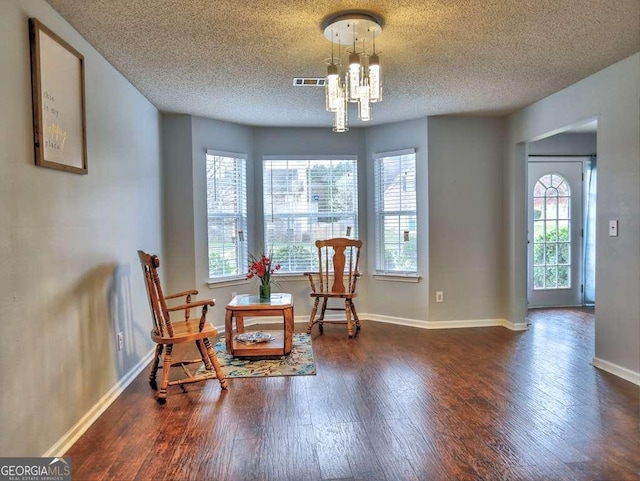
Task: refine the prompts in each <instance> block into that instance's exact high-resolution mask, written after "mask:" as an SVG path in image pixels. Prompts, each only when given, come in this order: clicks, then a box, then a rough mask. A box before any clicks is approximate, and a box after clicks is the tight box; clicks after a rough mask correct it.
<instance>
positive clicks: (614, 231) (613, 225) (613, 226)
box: [609, 220, 618, 237]
mask: <svg viewBox="0 0 640 481" xmlns="http://www.w3.org/2000/svg"><path fill="white" fill-rule="evenodd" d="M609 237H618V221H617V220H610V221H609Z"/></svg>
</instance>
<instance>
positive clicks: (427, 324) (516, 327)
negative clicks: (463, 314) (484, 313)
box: [360, 314, 528, 331]
mask: <svg viewBox="0 0 640 481" xmlns="http://www.w3.org/2000/svg"><path fill="white" fill-rule="evenodd" d="M360 318H362V319H370V320H372V321H376V322H386V323H388V324H397V325H400V326H409V327H419V328H421V329H460V328H469V327H506V328H507V329H511V330H512V331H524V330H526V329H527V327H528V326H527V323H526V322H522V323H518V324H514V323H512V322H510V321H507V320H506V319H464V320H457V321H419V320H416V319H407V318H403V317H393V316H381V315H378V314H363V315H361V316H360Z"/></svg>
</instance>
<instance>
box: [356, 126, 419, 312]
mask: <svg viewBox="0 0 640 481" xmlns="http://www.w3.org/2000/svg"><path fill="white" fill-rule="evenodd" d="M427 125H428V123H427V119H419V120H411V121H407V122H398V123H394V124H388V125H381V126H376V127H370V128H368V129H367V130H366V148H367V170H366V177H367V207H366V213H367V216H366V219H367V230H366V231H363V232H364V233H365V235H367V236H368V237H367V238H368V239H369V241H368V244H369V245H370V246H371V247H370V248H369V249H367V250H366V252H367V257H368V260H369V265H370V266H371V268H370V269H369V271H368V275H369V278H368V282H369V283H368V289H367V291H368V293H367V294H368V299H369V303H368V305H367V309H368V310H367V311H366V312H369V313H371V314H374V315H376V316H377V317H380V316H384V317H387V318H390V319H388V320H390V321H393V322H401V323H403V322H406V321H407V320H411V321H426V320H427V317H428V310H429V296H428V290H429V212H428V206H429V204H428V202H429V197H428V195H427V193H428V186H429V175H430V173H429V166H428V162H427V154H428V152H427ZM408 148H414V149H416V190H417V198H416V201H417V211H418V212H417V218H418V232H417V235H418V275H419V276H420V280H419V282H418V283H408V282H398V281H394V280H388V279H384V278H375V279H374V278H372V277H371V275H372V274H373V273H374V271H375V265H376V264H375V259H376V256H375V251H374V249H373V243H374V241H375V228H374V225H375V210H374V206H375V199H374V195H375V189H374V169H373V155H374V154H377V153H381V152H393V151H395V150H402V149H408ZM362 212H363V214H364V211H362ZM362 217H363V218H364V216H362ZM394 318H395V319H394Z"/></svg>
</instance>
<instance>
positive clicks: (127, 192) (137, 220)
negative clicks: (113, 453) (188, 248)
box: [0, 0, 162, 456]
mask: <svg viewBox="0 0 640 481" xmlns="http://www.w3.org/2000/svg"><path fill="white" fill-rule="evenodd" d="M29 17H36V18H38V19H39V20H40V21H42V22H43V23H44V24H45V25H46V26H47V27H49V28H50V29H52V30H53V31H54V32H55V33H57V34H58V35H59V36H61V37H62V38H63V39H65V40H66V41H67V42H69V43H70V44H71V45H72V46H73V47H75V48H76V49H77V50H79V51H80V52H81V53H82V54H83V55H84V57H85V69H86V71H85V76H86V78H85V81H86V107H87V108H86V114H87V125H86V127H87V150H88V165H89V174H88V175H77V174H70V173H66V172H62V171H57V170H52V169H47V168H42V167H36V166H35V165H34V160H33V159H34V150H33V132H32V115H31V112H32V110H31V109H32V103H31V80H30V60H29V40H28V39H29V35H28V22H27V19H28V18H29ZM0 63H1V64H2V65H3V67H2V68H1V69H0V96H1V97H0V105H2V109H0V136H1V140H0V145H1V146H2V148H1V149H0V205H2V208H1V209H0V226H1V228H0V312H1V313H2V315H1V317H2V322H1V323H0V325H1V329H2V331H1V332H2V339H3V347H2V349H1V350H0V366H2V369H1V370H0V376H1V379H0V384H1V385H2V389H1V390H0V406H2V409H1V410H0V426H2V435H1V436H0V455H2V456H39V455H42V454H43V453H45V452H46V451H47V450H48V449H49V448H51V447H52V446H53V445H54V443H56V442H57V441H58V440H59V439H60V438H61V437H62V436H63V435H64V434H65V433H66V432H67V430H69V429H70V428H71V427H72V426H73V425H74V424H75V423H76V422H77V421H78V420H79V419H80V418H81V417H82V416H84V415H85V414H86V413H87V412H88V411H89V410H90V409H91V408H93V407H94V405H95V404H96V403H98V401H99V400H100V399H101V397H102V396H104V395H105V394H106V393H107V392H108V391H109V390H110V389H111V388H112V387H113V386H114V385H115V384H116V383H117V381H118V380H119V379H120V378H121V377H122V376H123V375H124V374H125V373H127V372H129V371H130V370H131V369H132V368H133V367H134V366H135V365H136V364H137V363H138V361H139V360H141V359H142V358H143V357H144V356H145V355H146V354H147V353H148V352H149V351H150V349H151V347H152V346H151V341H150V339H149V334H148V332H149V329H150V320H149V319H150V314H149V307H148V303H147V300H146V293H145V290H144V284H143V280H142V274H141V270H140V266H139V262H138V259H137V254H136V250H137V249H139V248H144V249H148V250H151V251H159V250H161V249H162V221H161V194H162V192H161V168H160V119H159V114H158V112H157V110H156V109H155V108H154V107H153V106H152V105H151V104H150V103H149V102H148V101H147V100H146V99H145V98H144V97H143V96H142V95H140V93H138V92H137V91H136V90H135V89H134V88H133V87H132V86H131V85H130V84H129V82H127V81H126V80H125V79H124V78H123V77H122V76H121V75H120V74H119V73H118V72H116V70H115V69H113V68H112V67H111V66H110V65H109V64H108V63H107V62H106V61H105V60H104V59H103V58H102V57H100V56H99V55H98V54H97V53H96V52H95V51H94V50H93V48H92V47H91V46H90V45H89V44H88V43H87V42H86V41H84V40H83V39H82V38H81V37H80V35H78V34H77V33H76V32H75V31H74V30H73V29H72V28H71V27H70V26H69V25H68V24H67V23H66V22H65V21H64V20H62V19H61V18H60V17H59V16H58V15H57V14H56V13H55V12H54V11H53V10H52V9H51V8H50V7H49V5H48V4H46V3H45V2H44V1H40V0H32V1H26V0H25V1H20V0H3V1H1V2H0ZM119 331H122V332H123V333H124V336H125V346H124V350H123V351H120V352H118V351H117V349H116V343H115V338H116V332H119Z"/></svg>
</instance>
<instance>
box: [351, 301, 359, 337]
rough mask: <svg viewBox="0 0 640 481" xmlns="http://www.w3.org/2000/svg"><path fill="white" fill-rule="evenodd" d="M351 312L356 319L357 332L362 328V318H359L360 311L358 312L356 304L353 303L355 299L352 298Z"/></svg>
mask: <svg viewBox="0 0 640 481" xmlns="http://www.w3.org/2000/svg"><path fill="white" fill-rule="evenodd" d="M351 312H352V313H353V318H354V319H355V320H356V332H358V331H359V330H360V319H358V313H357V312H356V305H355V304H354V303H353V299H352V300H351Z"/></svg>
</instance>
